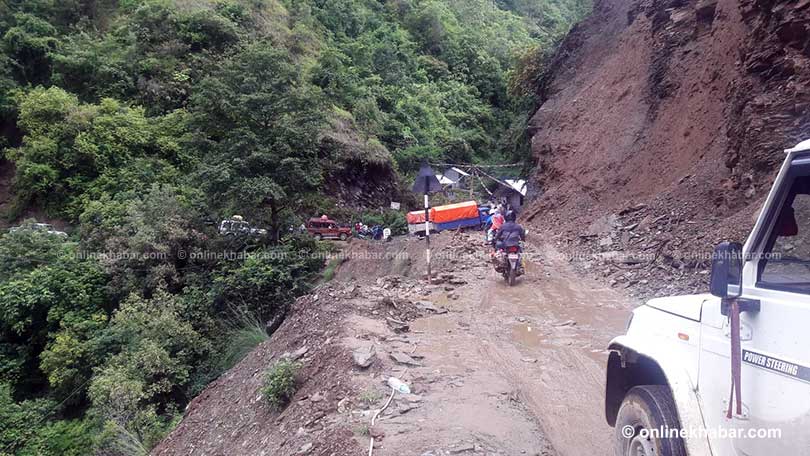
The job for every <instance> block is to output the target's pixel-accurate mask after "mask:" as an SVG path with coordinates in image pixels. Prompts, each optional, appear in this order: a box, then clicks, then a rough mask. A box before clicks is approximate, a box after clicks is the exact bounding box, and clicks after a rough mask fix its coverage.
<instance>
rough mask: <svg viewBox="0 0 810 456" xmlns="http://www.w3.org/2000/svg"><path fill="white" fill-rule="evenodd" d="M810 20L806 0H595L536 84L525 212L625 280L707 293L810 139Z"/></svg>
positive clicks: (638, 286) (594, 267)
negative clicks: (719, 264)
mask: <svg viewBox="0 0 810 456" xmlns="http://www.w3.org/2000/svg"><path fill="white" fill-rule="evenodd" d="M809 28H810V2H808V1H806V0H801V1H799V0H795V1H793V0H791V1H765V0H743V1H735V0H699V1H695V0H635V1H629V2H628V1H620V0H601V1H599V2H597V3H596V4H595V6H594V11H593V13H592V14H591V16H590V17H589V18H587V19H586V20H585V21H583V22H582V23H580V24H579V25H577V26H576V27H575V28H574V29H573V30H572V31H571V33H569V35H568V36H567V37H566V39H565V40H564V41H563V43H562V45H561V47H560V49H559V51H558V52H557V54H556V56H555V57H554V59H553V61H552V62H551V64H550V70H549V75H548V76H547V77H546V79H545V81H544V86H543V87H542V88H541V93H540V95H541V98H542V99H544V103H543V104H542V105H541V107H540V109H539V110H538V111H537V113H536V114H535V116H534V118H533V120H532V124H531V129H532V131H531V134H532V135H533V140H532V147H533V151H534V155H535V158H536V160H537V163H538V166H537V170H536V174H535V176H534V183H535V184H536V185H535V187H536V188H541V189H542V194H541V195H540V196H539V197H537V198H536V199H535V202H534V203H533V206H532V207H531V208H530V209H529V210H528V211H526V213H525V214H524V218H525V219H527V220H529V221H531V223H532V224H533V225H535V226H537V227H538V228H540V229H541V230H542V229H545V228H546V227H552V226H553V227H555V233H554V234H559V236H558V237H557V240H558V242H559V243H560V244H561V245H564V246H565V247H566V248H567V251H568V252H569V253H572V254H576V256H575V258H576V261H577V262H578V263H579V265H580V266H581V267H582V268H583V269H589V270H591V271H593V272H594V273H596V274H597V275H599V276H601V277H603V278H604V280H606V281H609V282H610V283H611V285H613V286H614V287H622V288H629V289H630V290H631V291H632V292H633V293H636V294H639V295H641V296H650V295H656V294H658V295H660V294H665V293H673V292H691V291H697V290H703V289H705V280H706V277H707V272H708V271H707V266H708V259H707V255H708V254H709V253H710V252H711V249H712V247H713V245H714V244H715V243H716V242H718V241H719V240H721V239H727V238H728V239H734V240H739V241H743V240H744V237H745V234H746V233H747V231H748V230H749V229H750V227H751V226H752V225H753V221H754V215H755V212H756V210H757V209H758V207H759V205H760V204H761V203H762V200H763V199H764V197H765V196H766V194H767V191H768V189H769V186H770V182H771V180H772V179H773V177H774V175H775V170H776V168H777V167H778V165H779V164H780V163H781V161H782V157H783V155H782V150H783V149H785V148H787V147H790V146H792V145H794V144H796V143H797V142H798V141H800V140H801V139H805V138H806V137H808V136H810V85H808V82H810V35H809V34H808V29H809ZM558 227H562V228H563V232H562V233H558V230H559V228H558ZM673 277H675V278H676V280H672V279H673Z"/></svg>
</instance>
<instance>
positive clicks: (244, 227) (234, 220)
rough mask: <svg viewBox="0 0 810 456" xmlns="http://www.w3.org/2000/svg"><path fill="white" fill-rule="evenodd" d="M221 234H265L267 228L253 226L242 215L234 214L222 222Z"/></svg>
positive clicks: (220, 226) (220, 225)
mask: <svg viewBox="0 0 810 456" xmlns="http://www.w3.org/2000/svg"><path fill="white" fill-rule="evenodd" d="M219 234H221V235H224V236H265V235H266V234H267V230H265V229H263V228H255V227H252V226H250V224H249V223H248V222H246V221H245V219H244V218H243V217H242V216H241V215H234V216H233V217H231V218H229V219H225V220H223V221H222V222H220V224H219Z"/></svg>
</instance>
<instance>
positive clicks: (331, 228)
mask: <svg viewBox="0 0 810 456" xmlns="http://www.w3.org/2000/svg"><path fill="white" fill-rule="evenodd" d="M307 232H308V233H309V234H311V235H312V237H314V238H315V239H317V240H319V241H320V240H321V239H340V240H341V241H345V240H346V239H348V238H350V237H351V236H352V229H351V228H349V227H348V226H340V225H338V223H337V222H335V221H334V220H330V219H328V218H323V217H320V218H311V219H309V221H308V222H307Z"/></svg>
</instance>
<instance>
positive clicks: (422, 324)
mask: <svg viewBox="0 0 810 456" xmlns="http://www.w3.org/2000/svg"><path fill="white" fill-rule="evenodd" d="M411 329H412V330H413V331H422V332H426V333H431V334H436V333H446V332H448V331H450V332H453V331H456V330H458V329H461V328H460V327H459V326H458V325H457V324H456V322H455V321H453V320H452V319H451V318H441V317H428V318H419V319H417V320H414V321H412V322H411Z"/></svg>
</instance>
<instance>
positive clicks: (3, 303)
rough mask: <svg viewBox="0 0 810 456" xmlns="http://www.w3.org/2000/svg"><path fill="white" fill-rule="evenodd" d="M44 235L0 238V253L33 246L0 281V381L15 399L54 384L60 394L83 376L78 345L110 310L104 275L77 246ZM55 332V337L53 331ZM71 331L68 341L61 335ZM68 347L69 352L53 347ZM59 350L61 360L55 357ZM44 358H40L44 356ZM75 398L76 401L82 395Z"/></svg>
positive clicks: (84, 355) (86, 359)
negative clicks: (10, 390) (13, 391)
mask: <svg viewBox="0 0 810 456" xmlns="http://www.w3.org/2000/svg"><path fill="white" fill-rule="evenodd" d="M54 238H55V237H54V236H52V235H49V234H47V233H38V232H33V231H21V232H15V233H10V234H7V235H5V236H3V237H2V238H0V252H4V253H5V252H13V251H15V250H16V249H17V248H18V246H26V245H28V246H32V247H33V249H32V252H31V254H34V255H39V257H34V256H29V257H28V259H27V260H23V261H16V262H12V265H13V266H14V267H15V269H11V268H6V269H5V271H4V276H5V277H4V280H3V281H2V283H0V378H2V379H3V381H6V382H9V383H10V384H11V385H12V386H13V387H14V389H15V392H16V393H18V394H20V395H21V396H28V395H31V394H34V393H39V392H41V391H42V390H44V389H46V387H48V386H50V387H52V388H53V393H54V397H58V398H60V399H65V398H66V397H67V396H68V395H70V394H71V393H72V392H73V391H74V390H75V388H76V387H78V386H80V385H81V384H83V382H84V381H86V380H87V379H88V378H89V375H90V372H91V370H92V367H93V362H92V360H93V359H95V358H93V356H92V354H91V353H89V352H88V351H87V349H86V347H76V345H82V344H84V343H85V342H87V341H88V340H90V339H92V338H93V337H94V336H95V335H97V333H98V331H100V330H101V328H102V327H103V326H104V323H105V322H106V320H107V314H108V311H109V310H110V309H109V308H108V307H107V306H106V304H107V301H106V297H105V295H104V291H103V290H104V284H105V283H106V277H105V276H104V274H103V272H102V271H101V268H100V267H99V265H98V264H97V263H96V262H95V261H93V260H92V259H83V258H81V255H80V252H79V251H78V249H77V248H76V247H77V246H76V245H75V244H65V243H63V242H62V241H61V240H57V239H54ZM57 334H59V335H57ZM68 335H71V336H72V337H73V339H71V341H70V342H71V343H70V344H68V341H67V340H64V338H65V337H67V336H68ZM67 345H70V346H71V347H74V348H73V350H71V351H70V353H64V352H65V350H57V351H56V352H54V354H53V356H49V355H48V354H45V355H43V353H46V352H48V351H50V350H54V347H65V346H67ZM57 353H58V354H59V355H60V358H61V359H60V360H57V359H56V358H54V356H56V354H57ZM43 356H44V359H43V358H42V357H43ZM78 393H79V394H78V395H77V396H76V397H75V399H76V400H79V401H80V400H81V398H82V397H83V396H82V393H81V391H79V392H78Z"/></svg>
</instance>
